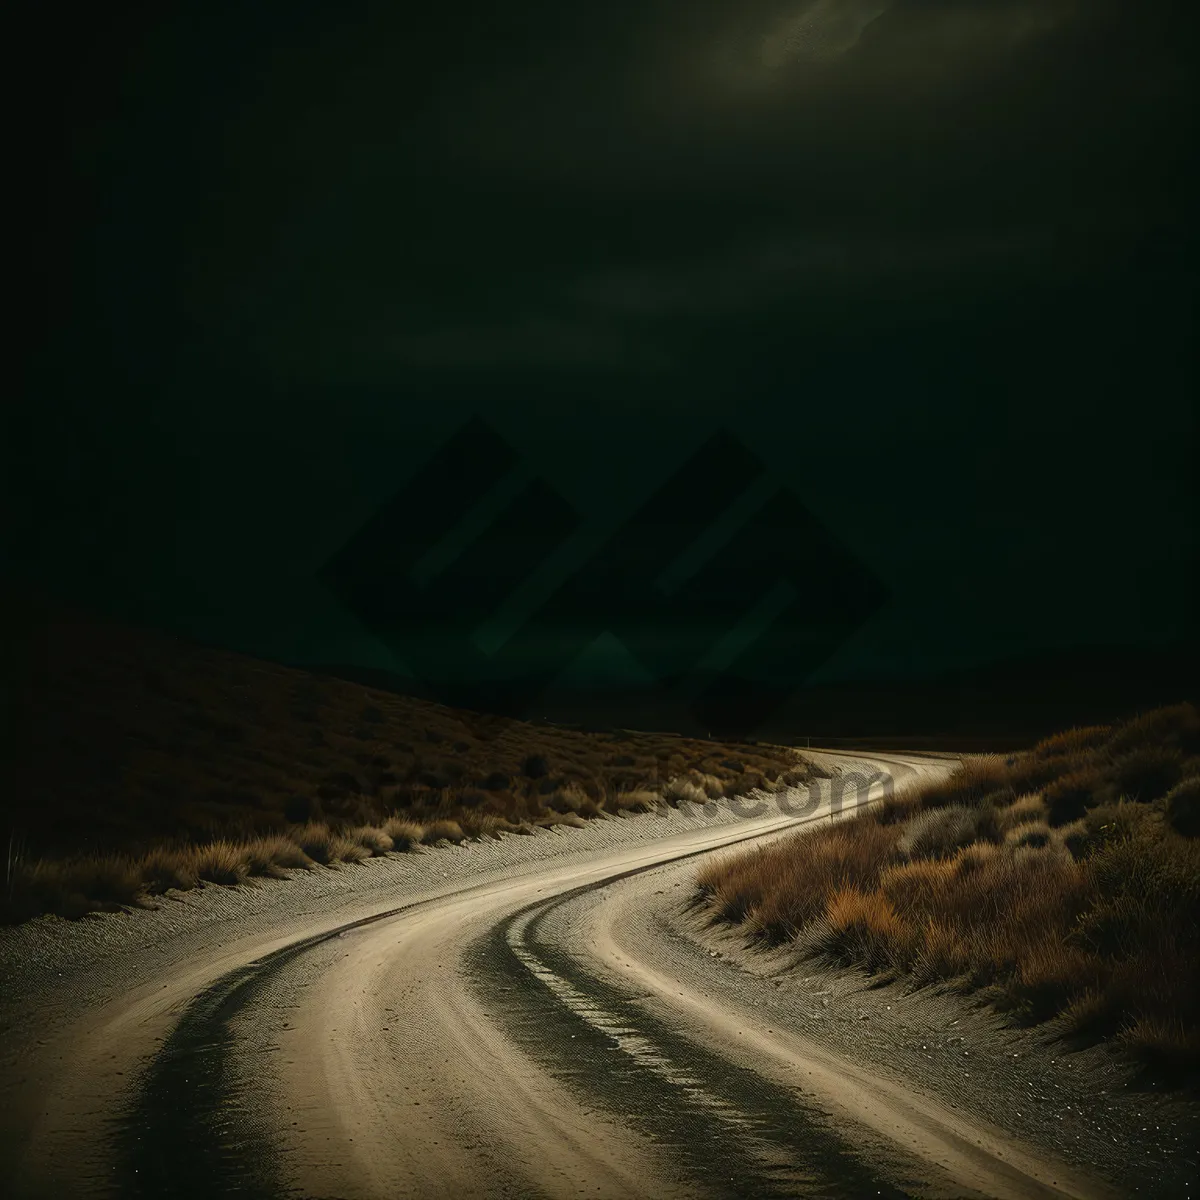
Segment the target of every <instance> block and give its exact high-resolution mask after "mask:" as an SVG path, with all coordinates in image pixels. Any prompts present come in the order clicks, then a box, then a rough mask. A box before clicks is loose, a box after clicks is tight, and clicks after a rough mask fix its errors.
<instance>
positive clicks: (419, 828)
mask: <svg viewBox="0 0 1200 1200" xmlns="http://www.w3.org/2000/svg"><path fill="white" fill-rule="evenodd" d="M382 828H383V832H384V833H386V834H387V836H388V837H390V838H391V839H392V849H393V850H411V849H412V848H413V847H414V846H419V845H420V844H421V843H422V842H423V841H424V840H425V826H424V825H420V824H418V823H417V822H416V821H409V820H408V819H407V818H405V817H389V818H388V820H386V821H385V822H384V823H383V826H382Z"/></svg>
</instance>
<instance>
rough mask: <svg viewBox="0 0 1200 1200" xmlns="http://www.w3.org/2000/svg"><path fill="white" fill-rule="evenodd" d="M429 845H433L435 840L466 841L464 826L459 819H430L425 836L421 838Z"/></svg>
mask: <svg viewBox="0 0 1200 1200" xmlns="http://www.w3.org/2000/svg"><path fill="white" fill-rule="evenodd" d="M421 840H422V841H423V842H424V843H425V844H426V845H427V846H432V845H433V844H434V843H435V842H442V841H445V842H465V841H466V840H467V835H466V834H465V833H464V832H463V828H462V826H461V825H460V824H459V823H458V822H457V821H451V820H448V819H444V818H443V819H440V820H436V821H430V822H429V824H428V825H426V826H425V836H424V837H423V838H422V839H421Z"/></svg>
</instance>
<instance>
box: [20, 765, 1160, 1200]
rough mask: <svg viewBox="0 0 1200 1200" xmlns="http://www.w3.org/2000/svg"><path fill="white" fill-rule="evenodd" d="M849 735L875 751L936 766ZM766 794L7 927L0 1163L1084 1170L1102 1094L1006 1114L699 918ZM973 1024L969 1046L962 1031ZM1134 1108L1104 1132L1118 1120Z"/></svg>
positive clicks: (472, 1189)
mask: <svg viewBox="0 0 1200 1200" xmlns="http://www.w3.org/2000/svg"><path fill="white" fill-rule="evenodd" d="M837 761H839V762H842V763H845V764H847V765H850V766H853V765H854V762H853V760H850V759H847V758H845V757H840V758H839V759H838V760H837ZM872 763H873V764H875V765H878V766H884V767H886V769H888V770H890V771H891V772H892V773H893V774H894V775H895V776H896V777H897V778H900V777H903V776H906V775H908V776H911V775H913V774H915V773H929V772H934V773H936V772H939V771H943V770H945V769H946V768H947V766H948V765H950V764H949V763H948V762H947V760H944V759H927V758H919V757H917V756H897V755H888V756H884V755H873V756H872ZM763 809H764V811H763V812H762V813H761V814H760V815H757V816H749V817H747V816H739V815H738V813H736V812H733V811H730V810H729V809H728V808H726V807H721V808H719V809H716V810H715V811H712V812H709V813H707V814H704V813H701V812H699V811H698V810H694V811H692V812H691V813H679V812H674V813H671V814H669V815H667V816H657V815H653V816H645V817H636V818H622V819H614V820H611V821H603V822H596V823H593V824H591V825H589V827H588V828H586V829H582V830H569V831H547V832H544V833H541V834H538V835H535V836H533V837H526V838H518V837H507V838H504V839H502V840H500V841H496V842H492V843H486V844H483V843H480V844H473V845H467V846H462V847H452V848H444V849H441V850H437V851H433V852H429V853H425V854H421V855H414V856H405V857H401V858H395V859H380V860H373V861H371V862H369V863H367V864H365V865H363V866H361V867H354V868H343V869H340V870H336V871H320V872H316V873H313V874H311V875H307V876H302V877H300V878H297V879H295V880H293V881H291V882H288V883H284V884H269V885H262V886H258V887H253V888H244V889H237V890H233V889H206V890H205V891H204V892H201V893H185V894H181V895H180V896H179V897H178V899H176V900H173V901H170V902H168V903H165V904H164V905H163V906H162V907H161V908H160V909H159V910H158V911H156V912H149V913H135V914H129V915H106V916H103V917H97V918H94V919H91V920H87V921H83V922H75V923H71V922H63V921H57V920H54V919H44V920H39V921H36V922H31V923H30V924H29V925H27V926H22V927H17V928H15V929H9V930H5V931H3V932H2V933H0V974H2V975H3V977H4V978H5V980H6V986H5V989H4V993H3V997H2V999H0V1037H2V1041H0V1053H2V1058H0V1066H2V1067H3V1070H2V1071H0V1111H2V1112H3V1117H2V1118H0V1133H2V1136H3V1142H2V1143H0V1155H2V1159H0V1161H2V1162H3V1165H4V1169H5V1174H6V1176H7V1177H8V1187H7V1190H8V1193H9V1194H15V1195H18V1196H43V1195H47V1196H48V1195H51V1194H54V1195H56V1196H62V1195H72V1196H87V1195H107V1194H120V1195H140V1196H159V1195H167V1194H170V1195H177V1196H191V1195H196V1196H200V1195H205V1196H212V1195H216V1194H221V1193H223V1192H234V1191H236V1192H239V1193H241V1194H249V1195H262V1196H274V1195H305V1196H314V1197H329V1198H332V1197H359V1196H363V1197H365V1196H398V1195H413V1196H433V1195H463V1196H526V1195H546V1196H574V1195H591V1196H675V1195H764V1196H765V1195H821V1196H827V1195H829V1196H832V1195H847V1196H851V1195H863V1194H880V1195H906V1194H909V1195H911V1194H919V1195H943V1196H952V1195H991V1196H1026V1195H1028V1196H1046V1195H1068V1196H1088V1195H1097V1196H1099V1195H1107V1194H1112V1193H1111V1191H1110V1189H1109V1188H1108V1186H1107V1185H1106V1184H1105V1182H1104V1176H1106V1175H1107V1176H1109V1177H1116V1175H1118V1174H1119V1172H1116V1171H1115V1169H1114V1164H1113V1158H1114V1155H1112V1154H1109V1155H1108V1158H1107V1159H1105V1158H1103V1157H1099V1158H1094V1161H1095V1162H1096V1163H1097V1164H1098V1166H1099V1168H1100V1169H1099V1171H1090V1170H1088V1169H1086V1164H1087V1162H1088V1160H1089V1156H1091V1155H1092V1151H1093V1149H1094V1146H1095V1144H1097V1142H1098V1139H1099V1140H1101V1141H1102V1140H1103V1139H1104V1138H1107V1137H1108V1135H1109V1130H1108V1125H1112V1126H1113V1128H1116V1122H1118V1121H1119V1120H1124V1119H1125V1117H1126V1116H1127V1115H1128V1113H1127V1111H1126V1109H1125V1108H1121V1107H1120V1105H1119V1104H1118V1105H1117V1106H1116V1107H1117V1109H1118V1110H1119V1113H1118V1116H1117V1117H1113V1118H1112V1119H1110V1118H1109V1117H1108V1116H1103V1117H1102V1116H1101V1115H1100V1112H1099V1111H1092V1110H1093V1109H1099V1108H1102V1107H1103V1105H1096V1104H1093V1106H1092V1109H1088V1108H1086V1107H1085V1106H1083V1105H1080V1109H1081V1114H1080V1117H1079V1122H1080V1125H1079V1127H1080V1129H1082V1128H1083V1126H1084V1125H1086V1124H1088V1123H1094V1124H1096V1126H1097V1129H1100V1127H1101V1126H1105V1128H1104V1129H1103V1131H1102V1132H1101V1133H1098V1134H1097V1137H1094V1138H1093V1137H1090V1135H1089V1137H1088V1138H1086V1139H1085V1138H1084V1135H1083V1134H1082V1133H1078V1134H1076V1136H1077V1137H1078V1138H1079V1144H1078V1145H1075V1146H1073V1145H1071V1144H1070V1143H1069V1142H1066V1143H1063V1142H1062V1141H1061V1139H1060V1142H1058V1143H1056V1142H1055V1141H1054V1139H1053V1138H1047V1137H1044V1136H1039V1135H1038V1131H1037V1130H1030V1129H1028V1128H1026V1127H1024V1126H1022V1124H1021V1122H1022V1121H1024V1120H1025V1118H1024V1117H1023V1116H1022V1115H1020V1114H1021V1113H1024V1111H1025V1108H1024V1107H1022V1108H1021V1110H1020V1113H1019V1114H1018V1116H1017V1117H1014V1116H1013V1113H1015V1112H1017V1109H1016V1108H1015V1107H1013V1106H1012V1104H1009V1105H1008V1106H1007V1107H1004V1106H1003V1105H1001V1106H999V1107H1000V1108H1001V1109H1002V1111H994V1110H995V1109H996V1107H997V1106H996V1105H992V1107H991V1108H989V1105H988V1104H987V1103H985V1102H983V1101H982V1100H980V1099H979V1098H978V1097H975V1092H976V1091H978V1090H979V1089H980V1088H983V1089H987V1088H990V1087H993V1086H995V1085H996V1080H1000V1082H1001V1083H1002V1084H1003V1085H1004V1086H1005V1087H1007V1094H1008V1095H1009V1096H1012V1095H1013V1092H1014V1088H1016V1087H1017V1085H1018V1084H1021V1083H1023V1082H1024V1080H1023V1079H1021V1078H1020V1076H1019V1073H1017V1074H1012V1077H1011V1078H1008V1077H1006V1076H1001V1075H999V1074H997V1072H995V1071H993V1072H992V1074H991V1075H988V1074H987V1073H986V1072H984V1079H983V1082H981V1083H979V1084H971V1085H967V1086H966V1087H965V1088H964V1084H963V1082H962V1081H961V1080H959V1079H958V1078H957V1074H956V1072H952V1071H950V1070H949V1068H948V1066H947V1064H948V1063H949V1061H950V1060H949V1059H948V1058H942V1057H939V1058H938V1060H937V1069H935V1068H932V1067H927V1066H925V1065H923V1064H922V1063H921V1062H917V1061H915V1060H916V1058H917V1056H916V1055H913V1054H911V1053H910V1054H909V1057H910V1058H912V1059H913V1060H914V1061H913V1062H909V1061H908V1060H907V1059H905V1058H904V1054H903V1047H904V1046H905V1045H906V1043H905V1041H904V1038H901V1037H900V1036H899V1035H898V1034H896V1035H894V1036H891V1037H883V1038H882V1039H881V1038H879V1036H878V1034H877V1033H876V1032H875V1031H876V1030H878V1029H879V1028H881V1027H885V1026H886V1025H887V1022H886V1021H884V1020H882V1019H879V1018H878V1017H877V1016H875V1015H871V1014H868V1020H867V1021H862V1020H861V1019H860V1018H859V1017H858V1016H857V1013H856V1012H855V1014H854V1018H853V1021H852V1020H851V1018H850V1016H849V1014H850V1012H851V1010H852V1007H853V1006H854V1005H858V1004H859V1003H860V1002H859V1000H858V999H857V996H858V993H857V992H854V990H853V989H854V986H857V985H851V984H843V983H838V984H837V988H841V989H842V990H841V991H837V990H836V988H830V989H828V990H830V991H831V993H832V994H834V995H835V996H836V1005H829V1006H825V1005H817V1004H816V1003H815V1002H816V1001H817V1000H818V999H827V998H828V997H824V996H821V997H817V996H815V995H814V994H813V989H812V988H811V987H809V988H808V989H807V990H806V989H805V988H804V987H790V986H789V987H776V986H774V983H775V982H778V981H777V980H772V979H770V978H768V977H767V976H768V974H769V970H770V971H777V970H778V967H779V964H771V965H770V968H769V970H768V969H767V967H765V966H764V965H763V964H762V963H754V964H751V963H750V960H749V959H747V960H746V964H747V965H743V966H735V965H732V964H733V963H734V962H735V961H736V960H735V959H734V958H733V956H731V955H730V954H727V953H726V952H725V951H717V949H716V947H714V946H710V945H708V944H707V943H706V942H705V941H704V939H705V938H708V937H710V936H711V934H710V932H709V931H706V930H705V929H703V928H702V927H701V926H700V925H699V924H698V923H697V921H696V918H695V916H694V915H689V914H688V913H687V912H686V911H685V910H684V905H683V902H682V901H683V897H684V896H685V895H686V894H687V892H688V888H689V883H688V881H689V880H690V878H691V873H692V872H693V871H694V869H695V866H696V859H697V857H698V856H699V855H701V854H705V853H711V852H714V851H719V850H721V849H722V848H724V847H727V846H729V845H731V844H733V843H735V842H737V841H742V840H752V839H754V838H758V837H770V836H778V835H779V833H780V832H781V831H783V830H786V829H787V828H789V827H791V826H792V825H793V824H795V822H796V820H797V818H796V817H795V816H794V815H789V814H784V813H781V812H780V810H779V808H778V806H777V804H776V803H775V802H771V803H768V804H765V805H764V806H763ZM819 817H820V813H819V812H818V813H817V814H813V816H811V817H810V818H809V819H810V820H811V819H819ZM714 951H715V952H716V953H721V954H722V955H723V957H721V958H719V959H718V958H717V957H715V955H714V953H713V952H714ZM809 982H810V983H811V982H812V981H811V980H810V981H809ZM820 990H826V989H824V988H822V989H820ZM860 990H861V988H860ZM863 994H864V995H865V994H866V993H863ZM873 995H875V996H882V995H883V993H874V994H873ZM887 1002H890V1003H892V1004H893V1007H895V1008H900V1007H901V1006H905V1007H904V1011H905V1020H906V1022H907V1024H906V1025H905V1027H904V1037H907V1036H908V1035H909V1034H910V1033H912V1034H913V1035H914V1036H917V1035H918V1034H920V1036H925V1035H924V1034H921V1032H920V1031H921V1030H923V1029H924V1028H925V1026H924V1025H923V1024H922V1022H928V1021H931V1020H932V1019H933V1018H932V1017H931V1016H928V1015H925V1010H924V1009H918V1007H916V1006H917V1005H920V1004H925V1003H927V1001H926V1000H923V999H922V998H919V997H907V998H904V999H902V1000H901V999H899V998H897V997H893V998H892V1000H891V1001H882V1000H881V1001H880V1003H887ZM943 1003H946V1002H943ZM959 1007H960V1008H961V1007H962V1006H961V1005H959ZM830 1008H832V1009H833V1011H832V1012H829V1011H828V1009H830ZM814 1011H815V1015H812V1014H813V1013H814ZM872 1011H874V1010H872ZM931 1011H932V1010H931ZM964 1011H966V1010H965V1009H964ZM855 1022H857V1024H855ZM822 1023H823V1024H822ZM835 1025H836V1026H837V1027H838V1028H839V1029H840V1030H842V1031H843V1032H845V1031H846V1030H849V1029H851V1028H852V1029H853V1032H852V1034H851V1036H849V1037H848V1038H847V1037H841V1039H840V1040H839V1037H838V1036H827V1035H826V1027H828V1028H829V1029H832V1028H833V1027H834V1026H835ZM816 1026H821V1028H820V1031H819V1032H814V1030H815V1027H816ZM868 1028H870V1029H871V1030H872V1036H871V1038H868V1037H866V1036H865V1031H866V1030H867V1029H868ZM896 1029H897V1030H899V1029H900V1026H899V1024H897V1025H896ZM859 1030H862V1031H863V1032H861V1033H860V1032H858V1031H859ZM945 1033H946V1030H945V1028H943V1027H940V1026H939V1034H940V1035H941V1036H940V1040H939V1041H938V1042H937V1043H936V1045H937V1048H938V1052H939V1055H940V1054H941V1053H942V1051H943V1049H944V1047H945V1045H946V1042H947V1039H946V1037H945ZM989 1036H990V1035H989ZM970 1037H971V1039H973V1040H972V1041H971V1042H970V1043H969V1045H970V1047H971V1049H970V1051H968V1053H973V1052H974V1051H975V1049H976V1045H977V1043H976V1041H975V1040H974V1039H976V1038H977V1037H978V1038H980V1039H982V1040H986V1038H985V1037H984V1032H983V1031H979V1030H976V1028H975V1027H974V1026H971V1034H970ZM992 1040H993V1041H996V1039H992ZM1001 1040H1002V1039H1001ZM924 1044H930V1043H929V1042H926V1043H924ZM989 1044H991V1043H990V1042H989ZM997 1044H999V1042H998V1041H997ZM954 1045H955V1046H956V1047H957V1045H958V1043H954ZM897 1047H899V1049H898V1048H897ZM996 1053H997V1054H999V1053H1000V1052H999V1051H997V1052H996ZM927 1061H928V1062H930V1063H932V1062H933V1061H934V1059H933V1057H932V1054H931V1056H930V1058H929V1059H928V1060H927ZM955 1065H956V1066H957V1063H956V1064H955ZM939 1069H940V1074H939ZM1010 1074H1011V1073H1010ZM1038 1078H1039V1079H1040V1076H1038ZM1076 1078H1077V1079H1078V1081H1079V1082H1080V1083H1081V1084H1082V1083H1084V1080H1085V1073H1084V1072H1082V1071H1081V1072H1079V1073H1078V1075H1077V1077H1076V1076H1072V1079H1073V1080H1074V1079H1076ZM1087 1078H1088V1079H1089V1080H1090V1078H1091V1077H1090V1076H1088V1077H1087ZM1006 1081H1007V1082H1006ZM1077 1091H1078V1089H1077ZM1067 1094H1068V1093H1067V1092H1064V1093H1063V1096H1066V1095H1067ZM1070 1095H1071V1096H1072V1097H1073V1100H1072V1101H1070V1103H1072V1104H1076V1103H1079V1101H1081V1100H1086V1099H1087V1095H1086V1088H1084V1089H1083V1091H1082V1092H1080V1094H1076V1092H1071V1093H1070ZM972 1097H975V1098H974V1099H973V1098H972ZM1125 1099H1127V1097H1121V1100H1122V1101H1124V1100H1125ZM1093 1100H1094V1097H1093ZM1060 1107H1061V1105H1060ZM1129 1111H1132V1110H1129ZM1104 1112H1105V1113H1108V1109H1107V1108H1105V1109H1104ZM1163 1113H1167V1110H1166V1109H1164V1110H1163ZM1163 1113H1159V1112H1157V1111H1156V1113H1155V1116H1154V1119H1155V1120H1156V1121H1158V1122H1160V1124H1161V1121H1164V1120H1167V1119H1168V1116H1170V1113H1168V1114H1167V1116H1164V1115H1163ZM1171 1119H1174V1117H1173V1116H1171ZM1106 1123H1107V1124H1106ZM1014 1128H1016V1129H1017V1130H1018V1131H1019V1133H1020V1136H1019V1137H1018V1136H1014V1135H1013V1130H1014ZM1062 1128H1063V1129H1064V1130H1065V1131H1066V1136H1067V1137H1068V1138H1069V1136H1070V1130H1072V1129H1073V1128H1074V1126H1072V1125H1070V1124H1069V1123H1068V1124H1067V1125H1066V1126H1063V1127H1062ZM1172 1128H1174V1126H1172ZM1041 1132H1044V1131H1041ZM1132 1133H1133V1131H1130V1130H1126V1131H1125V1135H1126V1136H1125V1146H1124V1147H1122V1149H1127V1148H1128V1147H1130V1146H1133V1145H1135V1144H1136V1145H1138V1146H1141V1145H1142V1144H1144V1143H1146V1138H1145V1136H1144V1135H1143V1136H1142V1137H1141V1138H1138V1137H1137V1136H1131V1135H1132ZM1169 1136H1177V1135H1175V1134H1166V1133H1162V1134H1160V1139H1159V1140H1161V1139H1162V1138H1167V1137H1169ZM1152 1140H1153V1139H1152ZM1178 1157H1179V1156H1178V1155H1177V1154H1176V1157H1175V1159H1171V1158H1170V1155H1169V1154H1168V1155H1166V1156H1165V1157H1164V1156H1161V1155H1160V1157H1159V1158H1156V1159H1155V1160H1154V1163H1153V1164H1152V1165H1153V1167H1154V1169H1156V1170H1158V1169H1161V1168H1162V1166H1163V1162H1166V1161H1171V1162H1176V1161H1177V1160H1178ZM1175 1178H1179V1176H1178V1174H1176V1176H1175ZM1158 1194H1164V1195H1165V1194H1168V1193H1166V1192H1162V1193H1158ZM1169 1194H1172V1195H1174V1194H1180V1193H1178V1192H1172V1193H1169Z"/></svg>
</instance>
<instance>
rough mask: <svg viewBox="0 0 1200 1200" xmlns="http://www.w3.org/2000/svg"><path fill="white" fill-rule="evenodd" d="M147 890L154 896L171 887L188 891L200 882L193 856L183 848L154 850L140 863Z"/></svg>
mask: <svg viewBox="0 0 1200 1200" xmlns="http://www.w3.org/2000/svg"><path fill="white" fill-rule="evenodd" d="M139 871H140V874H141V877H142V880H143V881H144V883H145V885H146V890H147V891H148V892H149V893H150V894H151V895H154V896H158V895H161V894H162V893H163V892H165V891H168V890H169V889H171V888H176V889H178V890H179V891H188V890H189V889H191V888H194V887H196V886H197V885H198V884H199V882H200V876H199V875H197V874H196V867H195V862H194V860H193V857H192V856H191V855H190V854H188V853H187V852H186V851H183V850H168V849H160V850H152V851H150V853H149V854H147V855H145V856H144V857H143V858H142V860H141V863H140V866H139Z"/></svg>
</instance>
